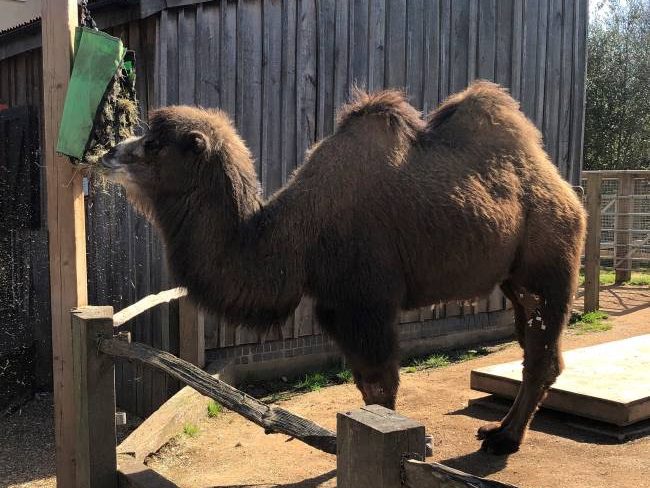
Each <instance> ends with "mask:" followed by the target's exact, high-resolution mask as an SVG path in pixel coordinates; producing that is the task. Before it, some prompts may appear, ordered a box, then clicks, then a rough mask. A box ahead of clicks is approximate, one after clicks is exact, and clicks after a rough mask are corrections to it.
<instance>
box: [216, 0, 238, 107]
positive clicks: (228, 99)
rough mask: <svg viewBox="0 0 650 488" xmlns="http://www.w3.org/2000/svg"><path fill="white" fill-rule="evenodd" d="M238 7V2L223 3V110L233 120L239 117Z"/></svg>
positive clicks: (221, 66)
mask: <svg viewBox="0 0 650 488" xmlns="http://www.w3.org/2000/svg"><path fill="white" fill-rule="evenodd" d="M237 6H238V2H221V58H220V61H219V64H220V65H219V75H220V77H221V80H220V87H221V108H222V109H223V110H225V111H226V112H228V113H229V114H230V117H231V118H232V119H233V120H235V117H236V115H237V72H238V68H237Z"/></svg>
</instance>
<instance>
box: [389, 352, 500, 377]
mask: <svg viewBox="0 0 650 488" xmlns="http://www.w3.org/2000/svg"><path fill="white" fill-rule="evenodd" d="M503 347H504V346H503V345H501V346H497V347H490V348H488V347H479V348H477V349H462V350H457V351H450V352H449V353H447V354H432V355H431V356H426V357H424V358H415V359H411V360H410V361H408V362H407V363H406V367H405V368H404V369H403V370H402V371H403V372H404V373H415V372H416V371H421V370H424V369H436V368H444V367H445V366H449V365H451V364H455V363H461V362H463V361H470V360H472V359H476V358H479V357H482V356H486V355H487V354H490V353H491V352H495V351H498V350H501V349H503Z"/></svg>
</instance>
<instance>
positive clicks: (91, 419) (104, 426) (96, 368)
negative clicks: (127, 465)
mask: <svg viewBox="0 0 650 488" xmlns="http://www.w3.org/2000/svg"><path fill="white" fill-rule="evenodd" d="M70 316H71V320H72V336H73V362H74V399H75V411H76V412H77V429H76V446H75V447H76V450H77V452H76V457H75V465H74V467H75V469H76V485H75V486H79V487H93V488H114V487H115V485H116V484H117V462H116V458H115V366H114V364H113V360H112V358H110V357H108V356H104V355H99V354H97V349H96V347H97V339H98V338H109V339H110V338H112V337H113V307H82V308H79V309H76V310H73V311H72V312H71V314H70Z"/></svg>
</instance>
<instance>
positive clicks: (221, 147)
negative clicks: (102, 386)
mask: <svg viewBox="0 0 650 488" xmlns="http://www.w3.org/2000/svg"><path fill="white" fill-rule="evenodd" d="M103 164H104V166H105V167H106V168H108V172H109V173H110V178H112V179H113V180H115V181H117V182H120V183H121V184H123V185H124V186H125V188H126V190H127V195H128V197H129V199H130V200H131V202H132V203H133V204H134V205H135V206H136V208H138V209H139V210H140V211H141V212H142V213H144V214H145V215H146V216H148V217H149V218H150V219H151V220H152V221H153V222H154V223H155V225H156V226H157V227H158V229H159V231H160V232H161V234H162V237H163V240H164V242H165V245H166V253H167V259H168V262H169V264H170V268H171V271H172V274H173V276H174V277H175V279H176V280H177V281H178V283H179V284H180V285H183V286H185V287H187V289H188V291H189V294H190V296H191V297H192V298H193V300H194V301H195V302H196V303H197V304H198V305H199V306H201V307H203V308H205V309H206V310H208V311H210V312H214V313H217V314H220V315H222V316H224V317H226V318H227V319H228V320H230V321H232V322H236V323H241V324H246V325H248V326H250V327H254V328H257V329H258V330H267V329H268V328H269V327H272V326H273V325H274V324H279V323H283V322H284V321H285V319H286V318H287V317H288V315H289V314H290V313H291V312H292V311H293V310H294V309H295V307H296V306H297V305H298V303H299V301H300V299H301V297H303V296H309V297H311V298H312V299H313V300H314V303H315V313H316V317H317V319H318V321H319V323H320V324H321V326H322V327H323V329H324V330H325V331H326V332H327V333H328V334H329V335H330V336H331V337H332V338H333V339H334V340H335V341H336V342H337V344H338V345H339V347H340V349H341V350H342V352H343V353H344V354H345V356H346V358H347V360H348V364H350V366H351V369H352V371H353V376H354V380H355V383H356V385H357V387H358V389H359V390H360V392H361V395H362V397H363V400H364V401H365V402H366V403H367V404H380V405H384V406H386V407H388V408H394V407H395V398H396V395H397V390H398V385H399V370H398V366H399V362H398V360H399V358H398V344H397V338H396V332H395V328H394V324H395V322H396V317H397V313H398V311H399V310H400V309H410V308H415V307H421V306H426V305H429V304H431V303H437V302H444V301H450V300H465V299H473V298H475V297H480V296H485V295H487V294H488V293H490V291H491V290H492V289H493V288H494V287H495V286H501V288H502V289H503V291H504V293H505V295H506V296H507V297H508V298H509V299H510V300H511V302H512V304H513V308H514V315H515V325H516V327H515V329H516V332H517V336H518V339H519V342H520V344H521V346H522V347H523V349H524V362H523V382H522V385H521V388H520V390H519V394H518V395H517V398H516V400H515V402H514V404H513V406H512V408H511V410H510V411H509V413H508V414H507V415H506V416H505V418H504V419H503V420H502V422H500V423H494V424H490V425H487V426H484V427H482V428H481V429H479V432H478V434H477V437H478V438H479V439H481V440H483V443H482V448H483V449H484V450H487V451H488V452H492V453H496V454H505V453H512V452H515V451H517V450H518V449H519V446H520V444H521V442H522V439H523V436H524V433H525V431H526V428H527V426H528V423H529V422H530V419H531V417H532V415H533V414H534V412H535V410H536V408H537V406H538V404H539V402H540V401H541V400H542V398H543V397H544V395H545V394H546V391H547V390H548V388H549V387H550V385H551V384H552V383H553V382H554V381H555V379H556V378H557V376H558V375H559V374H560V372H561V370H562V359H561V351H560V334H561V332H562V329H563V326H564V324H565V323H566V321H567V316H568V313H569V311H570V305H571V301H572V298H573V293H574V290H575V288H576V286H577V278H578V269H579V261H580V253H581V248H582V245H583V240H584V233H585V215H584V211H583V208H582V205H581V202H580V201H579V199H578V198H577V196H576V195H575V194H574V192H573V190H572V188H571V187H570V186H569V184H568V183H566V182H565V181H564V180H563V179H562V177H561V176H560V174H559V173H558V171H557V169H556V167H555V166H554V165H553V164H552V163H551V161H550V160H549V157H548V156H547V154H546V153H545V152H544V150H543V147H542V137H541V134H540V132H539V131H538V130H537V129H536V128H535V126H534V125H533V124H532V123H531V122H530V121H529V120H528V119H527V118H526V117H525V115H524V114H523V113H522V112H521V111H520V110H519V107H518V104H517V102H516V101H515V100H514V99H513V98H511V97H510V96H509V95H508V93H507V92H506V91H505V90H504V89H502V88H501V87H499V86H498V85H495V84H493V83H489V82H484V81H480V82H475V83H473V84H472V85H471V86H469V87H468V88H467V89H466V90H464V91H462V92H460V93H458V94H455V95H452V96H450V97H449V98H448V99H447V100H446V101H445V102H444V103H442V104H441V106H440V107H439V108H438V109H437V110H435V111H433V112H432V113H431V114H429V115H428V116H427V117H426V118H423V117H422V115H421V114H420V113H419V112H418V111H417V110H416V109H415V108H413V107H412V106H411V105H410V104H409V103H408V102H407V101H406V99H405V97H404V95H403V94H402V93H400V92H398V91H392V90H387V91H380V92H376V93H364V92H359V93H357V94H356V96H355V97H354V99H353V100H352V101H351V102H350V103H349V104H347V105H345V106H344V107H342V108H341V110H340V111H339V114H338V123H337V127H336V129H335V131H334V133H333V134H332V135H331V136H329V137H325V138H324V139H323V140H321V141H320V142H318V143H316V144H315V145H314V146H313V147H312V148H311V149H310V150H309V151H308V153H307V154H306V156H305V161H304V164H303V165H302V166H301V167H300V168H299V169H298V170H296V171H295V173H294V174H293V176H292V178H291V180H290V181H289V182H288V183H287V184H286V185H285V186H284V187H283V188H281V189H280V190H278V191H277V192H276V193H275V194H273V195H272V196H271V197H270V198H268V199H264V198H263V197H262V196H261V192H260V185H259V182H258V178H257V175H256V172H255V166H254V161H253V158H252V156H251V153H250V151H249V150H248V149H247V147H246V145H245V143H244V142H243V141H242V139H241V138H240V137H239V135H238V134H237V132H236V130H235V128H234V126H233V123H232V122H231V120H230V119H229V117H228V116H227V115H226V114H225V113H224V112H222V111H219V110H205V109H202V108H197V107H188V106H173V107H166V108H161V109H158V110H156V111H154V112H152V113H151V115H150V126H149V128H148V130H147V131H146V133H144V134H143V135H142V136H139V137H133V138H130V139H128V140H126V141H124V142H122V143H120V144H118V145H117V146H116V147H114V148H113V149H112V150H111V151H110V152H109V153H108V154H107V155H106V156H105V157H104V159H103Z"/></svg>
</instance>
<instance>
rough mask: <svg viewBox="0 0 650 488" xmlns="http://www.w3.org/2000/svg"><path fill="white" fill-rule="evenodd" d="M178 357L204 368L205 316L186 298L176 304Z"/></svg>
mask: <svg viewBox="0 0 650 488" xmlns="http://www.w3.org/2000/svg"><path fill="white" fill-rule="evenodd" d="M178 323H179V337H180V347H179V357H180V358H181V359H183V360H185V361H187V362H188V363H192V364H194V365H195V366H198V367H199V368H202V367H204V366H205V332H204V324H205V314H204V312H203V311H201V310H199V309H198V307H197V306H196V305H195V304H194V303H192V302H191V301H190V300H189V299H188V298H187V297H185V298H181V300H180V301H179V303H178Z"/></svg>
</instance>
